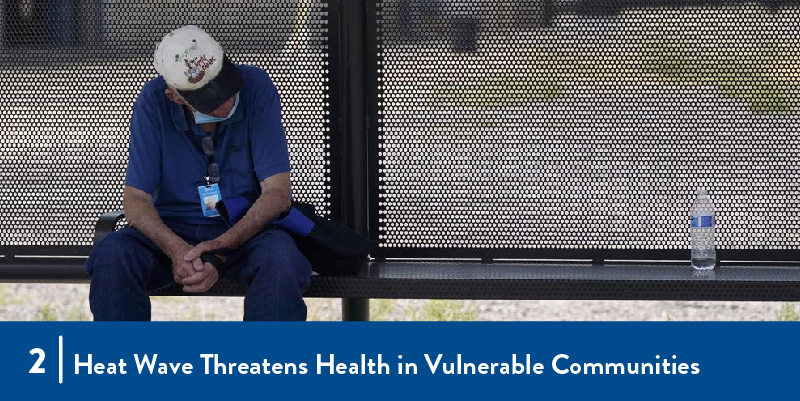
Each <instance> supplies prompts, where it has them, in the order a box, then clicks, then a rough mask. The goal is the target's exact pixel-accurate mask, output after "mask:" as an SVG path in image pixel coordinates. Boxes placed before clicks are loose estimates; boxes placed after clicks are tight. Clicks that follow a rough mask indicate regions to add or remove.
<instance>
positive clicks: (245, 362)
mask: <svg viewBox="0 0 800 401" xmlns="http://www.w3.org/2000/svg"><path fill="white" fill-rule="evenodd" d="M797 338H800V325H798V324H795V323H755V322H754V323H723V322H717V323H694V322H693V323H689V322H686V323H684V322H663V323H588V322H561V323H501V322H497V323H488V322H486V323H481V322H452V323H434V322H430V323H388V322H387V323H377V322H372V323H341V322H339V323H241V322H239V323H223V322H198V323H91V322H88V323H87V322H84V323H2V324H0V386H1V387H0V388H2V390H0V394H2V399H8V400H22V399H25V400H30V399H55V398H56V397H58V398H59V399H71V398H73V397H80V398H79V399H81V400H86V399H90V400H93V399H98V400H99V399H103V400H117V399H122V400H128V399H131V400H133V399H136V400H141V399H154V400H161V399H168V398H169V399H172V398H180V399H197V400H206V399H209V400H212V399H213V400H220V399H238V398H239V397H248V396H249V397H253V396H255V397H258V398H259V399H273V398H275V399H277V398H280V399H285V400H295V399H315V400H319V399H326V400H327V399H340V398H343V399H348V400H355V399H365V400H366V399H369V400H375V399H403V400H416V399H438V400H449V399H494V398H496V397H503V398H510V399H514V398H521V399H538V398H542V399H594V398H612V397H613V398H615V399H637V400H639V399H647V400H652V399H670V400H675V399H678V397H680V398H681V399H684V398H688V399H701V398H703V399H708V397H712V399H749V400H752V399H771V398H777V397H781V398H783V397H787V396H788V397H790V398H792V399H795V398H797V397H798V395H797V393H796V384H795V383H796V380H797V377H798V373H800V369H798V367H797V364H798V361H800V358H799V357H800V351H799V350H798V349H797V347H796V346H795V344H796V339H797Z"/></svg>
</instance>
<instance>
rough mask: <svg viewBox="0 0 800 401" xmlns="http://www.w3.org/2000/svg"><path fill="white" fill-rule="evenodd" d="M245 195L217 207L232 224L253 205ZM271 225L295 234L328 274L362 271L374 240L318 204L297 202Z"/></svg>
mask: <svg viewBox="0 0 800 401" xmlns="http://www.w3.org/2000/svg"><path fill="white" fill-rule="evenodd" d="M250 204H251V203H250V201H248V200H247V199H242V198H234V199H226V200H224V201H221V202H219V203H217V210H218V211H219V213H220V215H222V217H223V218H224V219H226V220H227V221H228V223H229V224H231V225H233V224H236V222H237V221H239V219H241V218H242V217H243V216H244V215H245V213H247V210H248V209H249V208H250ZM270 224H272V225H274V226H276V227H278V228H280V229H282V230H284V231H286V232H288V233H289V234H291V235H292V237H294V240H295V243H296V244H297V248H298V249H300V252H302V253H303V254H304V255H305V256H306V257H307V258H308V260H309V261H310V262H311V266H312V267H313V269H314V271H315V272H317V273H319V274H322V275H328V276H345V275H354V274H357V273H358V272H359V271H360V270H361V266H362V265H363V263H364V262H365V261H366V260H367V256H368V255H369V253H370V252H371V251H372V249H373V243H372V241H370V240H369V239H367V238H364V237H363V236H362V235H360V234H358V233H357V232H355V231H353V230H351V229H350V228H348V227H347V226H345V225H344V224H341V223H338V222H335V221H332V220H328V219H326V218H324V217H320V216H317V214H316V213H315V210H314V206H313V205H310V204H307V203H302V202H293V203H292V207H291V208H290V209H289V210H287V211H286V212H284V213H282V214H281V216H280V217H279V218H278V219H275V220H273V221H272V222H271V223H270Z"/></svg>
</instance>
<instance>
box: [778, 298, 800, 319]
mask: <svg viewBox="0 0 800 401" xmlns="http://www.w3.org/2000/svg"><path fill="white" fill-rule="evenodd" d="M775 320H777V321H779V322H796V321H798V320H800V313H798V312H797V309H795V305H794V304H793V303H789V302H786V303H784V304H783V305H781V309H779V310H778V312H776V313H775Z"/></svg>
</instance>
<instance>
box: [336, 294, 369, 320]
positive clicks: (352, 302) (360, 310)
mask: <svg viewBox="0 0 800 401" xmlns="http://www.w3.org/2000/svg"><path fill="white" fill-rule="evenodd" d="M368 320H369V299H367V298H342V321H345V322H366V321H368Z"/></svg>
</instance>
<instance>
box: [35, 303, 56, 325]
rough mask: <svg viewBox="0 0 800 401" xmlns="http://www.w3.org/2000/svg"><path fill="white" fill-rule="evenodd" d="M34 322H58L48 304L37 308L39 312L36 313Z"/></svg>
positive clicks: (53, 310)
mask: <svg viewBox="0 0 800 401" xmlns="http://www.w3.org/2000/svg"><path fill="white" fill-rule="evenodd" d="M35 320H36V321H39V322H55V321H57V320H58V314H57V313H56V310H55V309H54V308H53V307H52V306H51V305H50V304H49V303H48V304H45V305H44V306H42V307H41V308H39V312H37V313H36V319H35Z"/></svg>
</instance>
